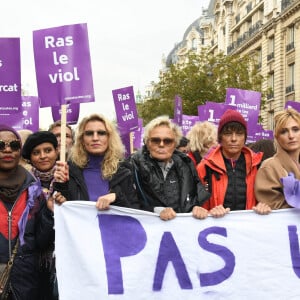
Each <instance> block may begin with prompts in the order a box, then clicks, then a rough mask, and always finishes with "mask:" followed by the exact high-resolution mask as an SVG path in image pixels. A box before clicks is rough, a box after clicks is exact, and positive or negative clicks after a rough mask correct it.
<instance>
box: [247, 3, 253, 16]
mask: <svg viewBox="0 0 300 300" xmlns="http://www.w3.org/2000/svg"><path fill="white" fill-rule="evenodd" d="M251 10H252V2H250V3H249V4H248V5H247V6H246V11H247V14H248V13H249V12H250V11H251Z"/></svg>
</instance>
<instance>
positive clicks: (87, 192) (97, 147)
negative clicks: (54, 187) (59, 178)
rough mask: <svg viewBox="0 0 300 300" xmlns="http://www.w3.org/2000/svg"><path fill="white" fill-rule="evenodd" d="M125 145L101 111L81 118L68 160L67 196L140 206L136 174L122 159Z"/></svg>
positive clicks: (98, 203)
mask: <svg viewBox="0 0 300 300" xmlns="http://www.w3.org/2000/svg"><path fill="white" fill-rule="evenodd" d="M124 153H125V149H124V146H123V144H122V141H121V138H120V135H119V133H118V131H117V129H116V127H115V125H114V124H113V123H112V122H111V121H109V120H108V119H106V118H105V117H104V116H102V115H99V114H92V115H90V116H88V117H85V118H84V119H82V121H81V122H80V124H79V126H78V129H77V133H76V139H75V144H74V146H73V147H72V150H71V156H70V160H69V162H68V163H69V182H68V200H90V201H96V207H97V208H98V209H100V210H103V209H108V208H109V205H110V204H113V205H118V206H125V207H133V208H138V207H139V205H138V201H137V196H136V191H135V188H134V184H133V176H132V173H131V171H130V168H127V163H126V162H124V161H123V159H124Z"/></svg>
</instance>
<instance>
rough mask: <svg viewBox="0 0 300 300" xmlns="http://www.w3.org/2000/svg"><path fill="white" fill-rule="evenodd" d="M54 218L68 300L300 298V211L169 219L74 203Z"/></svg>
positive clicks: (59, 272)
mask: <svg viewBox="0 0 300 300" xmlns="http://www.w3.org/2000/svg"><path fill="white" fill-rule="evenodd" d="M54 217H55V232H56V240H55V246H56V249H55V253H56V263H57V265H56V268H57V277H58V286H59V295H60V299H61V300H67V299H89V300H96V299H97V300H98V299H128V300H129V299H130V300H132V299H156V300H162V299H168V300H169V299H180V300H181V299H230V300H231V299H258V300H260V299H261V300H265V299H297V298H299V297H300V288H299V281H300V267H299V266H300V264H299V261H300V252H299V231H298V229H299V228H300V210H299V209H284V210H278V211H273V212H272V213H271V214H269V215H267V216H266V215H258V214H256V213H254V212H253V211H236V212H230V213H229V214H227V215H226V216H225V217H223V218H212V217H208V218H207V219H205V220H199V219H195V218H193V217H192V215H191V214H177V217H176V218H175V219H173V220H171V221H162V220H160V218H159V216H158V215H157V214H155V213H150V212H143V211H139V210H133V209H127V208H121V207H114V206H111V208H110V209H109V210H108V211H98V210H97V209H96V207H95V202H89V201H68V202H65V203H64V204H63V205H61V206H57V205H55V213H54ZM70 254H71V255H70Z"/></svg>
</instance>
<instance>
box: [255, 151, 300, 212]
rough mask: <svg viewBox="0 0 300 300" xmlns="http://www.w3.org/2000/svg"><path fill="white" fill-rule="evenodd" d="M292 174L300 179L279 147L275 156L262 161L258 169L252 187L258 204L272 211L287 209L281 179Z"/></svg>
mask: <svg viewBox="0 0 300 300" xmlns="http://www.w3.org/2000/svg"><path fill="white" fill-rule="evenodd" d="M290 172H293V173H294V175H295V178H297V179H300V170H299V167H298V166H297V164H296V163H295V162H294V161H293V160H292V158H291V157H290V156H289V155H288V153H287V152H286V151H284V150H283V149H282V148H281V147H280V146H279V145H278V146H277V152H276V154H275V155H274V156H273V157H271V158H268V159H266V160H264V161H263V163H262V165H261V167H260V168H259V170H258V172H257V175H256V179H255V185H254V191H255V197H256V199H257V201H258V202H263V203H266V204H268V205H269V206H270V207H271V208H272V209H280V208H289V207H290V206H289V205H288V204H287V203H286V201H285V198H284V194H283V186H282V183H281V180H280V179H281V178H282V177H286V176H288V173H290Z"/></svg>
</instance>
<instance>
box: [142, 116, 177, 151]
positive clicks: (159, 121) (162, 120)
mask: <svg viewBox="0 0 300 300" xmlns="http://www.w3.org/2000/svg"><path fill="white" fill-rule="evenodd" d="M158 126H166V127H168V128H169V129H171V130H172V131H173V133H174V135H175V143H176V147H177V146H178V145H179V142H180V139H181V137H182V131H181V128H180V127H179V126H178V125H177V124H175V123H173V122H172V121H171V120H170V119H169V117H168V116H159V117H157V118H155V119H153V120H151V121H150V122H149V123H148V124H147V125H146V127H145V130H144V143H145V144H147V142H148V140H149V135H150V132H151V131H152V130H153V129H154V128H156V127H158Z"/></svg>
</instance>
